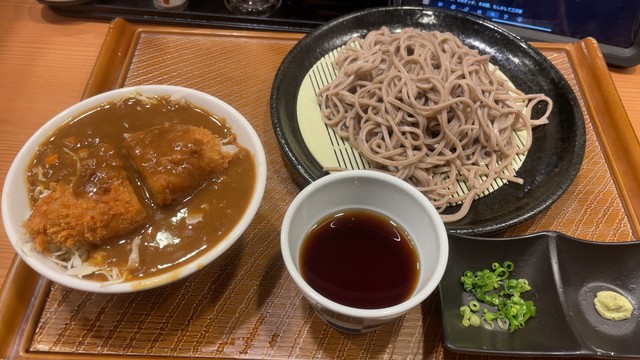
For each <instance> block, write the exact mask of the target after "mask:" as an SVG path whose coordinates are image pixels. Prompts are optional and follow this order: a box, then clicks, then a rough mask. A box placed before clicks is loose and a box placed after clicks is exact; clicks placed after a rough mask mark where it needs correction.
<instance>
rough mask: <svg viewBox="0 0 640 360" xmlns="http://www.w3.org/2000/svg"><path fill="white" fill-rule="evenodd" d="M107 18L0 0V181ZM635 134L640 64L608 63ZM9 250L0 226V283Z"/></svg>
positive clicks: (78, 81)
mask: <svg viewBox="0 0 640 360" xmlns="http://www.w3.org/2000/svg"><path fill="white" fill-rule="evenodd" d="M108 27H109V23H108V22H106V21H92V20H81V19H71V18H62V17H59V16H57V15H55V14H53V13H52V12H51V11H49V10H48V9H47V8H46V7H44V6H43V5H41V4H39V3H37V2H36V1H35V0H29V1H27V0H0V84H1V86H0V144H1V146H0V179H1V180H0V186H1V185H3V184H4V179H5V176H6V173H7V171H8V168H9V166H10V165H11V161H12V160H13V158H14V156H15V154H16V153H17V152H18V150H19V149H20V147H21V146H22V145H23V144H24V142H25V141H26V140H27V139H28V137H29V134H32V133H33V132H34V131H36V129H37V128H38V127H39V126H40V125H42V124H43V123H44V122H46V121H47V120H48V119H50V118H51V117H53V116H54V115H56V114H57V113H58V112H60V111H61V110H63V109H65V108H66V107H68V106H70V105H72V104H74V103H75V102H77V101H78V100H79V99H80V98H81V96H82V93H83V90H84V88H85V86H86V82H87V79H88V78H89V75H90V73H91V70H92V68H93V65H94V62H95V60H96V57H97V55H98V53H99V51H100V47H101V45H102V42H103V40H104V37H105V35H106V33H107V29H108ZM611 76H612V78H613V80H614V83H615V85H616V87H617V88H618V92H619V94H620V97H621V99H622V101H623V103H624V106H625V108H626V110H627V112H628V115H629V118H630V119H631V121H632V123H633V128H634V130H635V132H636V134H640V86H638V83H640V67H638V66H636V67H634V68H630V69H611ZM14 254H15V252H14V251H13V248H12V247H11V245H10V243H9V241H8V239H7V235H6V233H5V232H4V228H3V229H2V230H0V286H1V285H2V284H3V283H4V279H5V277H6V273H7V271H8V269H9V266H10V264H11V261H12V260H13V257H14Z"/></svg>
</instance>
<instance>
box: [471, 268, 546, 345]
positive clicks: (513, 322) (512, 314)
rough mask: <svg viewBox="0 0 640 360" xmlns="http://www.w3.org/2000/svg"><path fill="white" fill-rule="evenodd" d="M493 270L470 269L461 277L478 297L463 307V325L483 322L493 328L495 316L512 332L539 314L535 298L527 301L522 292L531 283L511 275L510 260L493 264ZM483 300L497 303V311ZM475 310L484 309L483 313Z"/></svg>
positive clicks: (477, 324) (494, 305) (527, 289)
mask: <svg viewBox="0 0 640 360" xmlns="http://www.w3.org/2000/svg"><path fill="white" fill-rule="evenodd" d="M491 268H492V270H493V271H491V270H489V269H484V270H481V271H476V272H472V271H470V270H467V271H465V272H464V273H463V276H462V277H461V278H460V282H461V283H462V285H463V288H464V290H465V291H467V292H470V293H472V294H473V295H474V296H475V298H476V300H473V301H471V302H470V303H469V305H468V306H463V307H461V308H460V314H461V315H462V316H463V320H462V323H463V325H464V326H469V325H472V326H479V325H480V324H481V323H482V325H483V326H484V327H485V328H487V329H489V330H491V329H493V328H494V320H496V319H497V323H498V327H499V328H501V329H507V328H508V329H509V331H510V332H513V331H515V330H517V329H520V328H522V327H523V326H524V324H525V322H526V321H527V320H528V319H529V318H531V317H534V316H535V315H536V308H535V306H534V304H533V302H532V301H525V300H523V299H522V298H521V295H522V294H523V293H525V292H527V291H529V290H531V286H530V285H529V282H528V281H527V280H526V279H512V278H509V276H510V274H511V272H512V271H513V270H514V268H515V266H514V264H513V262H511V261H505V262H504V263H503V264H502V265H500V264H499V263H497V262H494V263H492V264H491ZM480 302H482V303H484V304H487V305H489V306H493V307H495V308H496V309H495V311H493V310H489V309H487V308H481V306H480ZM476 313H481V314H482V317H480V316H479V315H478V314H476Z"/></svg>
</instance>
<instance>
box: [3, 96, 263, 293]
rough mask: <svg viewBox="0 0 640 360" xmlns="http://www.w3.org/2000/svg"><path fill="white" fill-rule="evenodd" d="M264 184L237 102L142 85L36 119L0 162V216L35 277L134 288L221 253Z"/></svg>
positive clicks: (258, 152)
mask: <svg viewBox="0 0 640 360" xmlns="http://www.w3.org/2000/svg"><path fill="white" fill-rule="evenodd" d="M265 184H266V159H265V154H264V150H263V147H262V144H261V142H260V139H259V138H258V136H257V134H256V132H255V130H254V129H253V127H252V126H251V124H250V123H249V121H248V120H247V119H245V118H244V117H243V116H242V115H241V114H240V113H239V112H238V111H237V110H235V109H234V108H232V107H231V106H229V105H228V104H226V103H224V102H223V101H222V100H220V99H218V98H216V97H214V96H211V95H209V94H205V93H203V92H200V91H197V90H193V89H188V88H183V87H178V86H165V85H144V86H137V87H129V88H121V89H116V90H112V91H109V92H106V93H102V94H99V95H96V96H93V97H91V98H88V99H85V100H83V101H81V102H79V103H77V104H75V105H73V106H71V107H70V108H68V109H66V110H64V111H62V112H61V113H60V114H58V115H56V116H55V117H53V118H52V119H51V120H49V121H48V122H47V123H46V124H45V125H43V126H42V127H41V128H40V129H39V130H38V131H37V132H36V133H35V134H34V135H33V136H32V137H31V138H30V139H29V140H28V141H27V142H26V144H25V145H24V146H23V147H22V149H21V150H20V151H19V153H18V154H17V156H16V158H15V160H14V162H13V163H12V165H11V167H10V169H9V172H8V174H7V178H6V181H5V184H4V189H3V195H2V218H3V223H4V226H5V230H6V232H7V234H8V237H9V240H10V241H11V243H12V245H13V247H14V248H15V250H16V252H17V253H18V255H19V256H20V257H21V258H22V260H24V261H25V262H26V263H27V264H28V265H29V266H30V267H31V268H33V269H34V270H35V271H37V272H38V273H40V274H41V275H42V276H44V277H46V278H48V279H50V280H52V281H54V282H56V283H59V284H61V285H64V286H67V287H70V288H74V289H78V290H84V291H89V292H100V293H124V292H133V291H140V290H145V289H150V288H154V287H158V286H162V285H165V284H168V283H171V282H174V281H176V280H178V279H181V278H184V277H186V276H188V275H190V274H192V273H194V272H196V271H198V270H200V269H202V268H203V267H205V266H206V265H207V264H209V263H211V262H212V261H214V260H215V259H216V258H218V257H219V256H220V255H222V254H223V253H224V252H225V251H226V250H227V249H229V248H230V247H231V246H232V245H233V244H234V243H235V242H236V241H237V240H238V239H239V238H240V237H241V235H242V233H243V232H244V230H245V229H246V228H247V226H249V224H250V223H251V221H252V219H253V217H254V215H255V214H256V212H257V210H258V207H259V206H260V203H261V201H262V196H263V194H264V188H265Z"/></svg>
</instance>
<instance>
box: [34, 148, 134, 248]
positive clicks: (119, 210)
mask: <svg viewBox="0 0 640 360" xmlns="http://www.w3.org/2000/svg"><path fill="white" fill-rule="evenodd" d="M66 156H68V157H69V158H70V160H69V162H70V163H71V166H72V167H73V166H74V165H75V166H76V171H75V175H74V176H73V177H71V178H63V179H60V180H59V181H58V182H57V183H52V184H51V185H50V189H49V192H48V194H47V195H46V196H43V197H42V198H41V199H39V200H38V202H37V203H36V206H35V207H34V209H33V212H32V214H31V216H29V218H28V219H27V221H25V223H24V227H25V229H26V230H27V232H28V233H29V234H30V235H31V238H32V240H33V242H34V244H35V246H36V249H38V250H39V251H43V250H45V251H49V252H55V251H57V250H58V248H59V247H68V248H72V247H77V246H82V245H83V244H82V243H86V244H93V245H100V244H101V243H102V242H103V241H105V239H109V238H111V237H114V236H118V235H122V234H125V233H127V232H130V231H132V230H133V229H135V228H136V227H139V226H141V225H142V224H144V222H145V220H146V217H147V210H146V208H145V206H144V205H143V204H142V202H141V201H140V200H139V199H138V196H137V195H136V192H135V191H134V189H133V186H132V185H131V183H130V182H129V180H128V179H127V176H126V173H125V171H124V167H123V165H122V162H121V161H120V158H119V157H118V156H117V154H116V153H115V150H114V149H113V147H111V146H110V145H108V144H98V145H97V146H92V144H86V146H84V147H82V148H81V149H80V150H78V151H76V153H73V152H71V151H69V153H68V154H66ZM45 161H46V160H45ZM49 161H55V158H52V159H50V160H49ZM74 161H75V164H73V162H74Z"/></svg>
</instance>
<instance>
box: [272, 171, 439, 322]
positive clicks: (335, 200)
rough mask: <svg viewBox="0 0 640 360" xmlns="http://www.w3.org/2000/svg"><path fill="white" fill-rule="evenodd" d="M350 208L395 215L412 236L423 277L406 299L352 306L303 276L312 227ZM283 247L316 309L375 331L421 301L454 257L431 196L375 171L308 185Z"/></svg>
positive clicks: (289, 219) (290, 214)
mask: <svg viewBox="0 0 640 360" xmlns="http://www.w3.org/2000/svg"><path fill="white" fill-rule="evenodd" d="M348 209H366V210H372V211H375V212H378V213H381V214H382V215H385V216H386V217H388V218H390V219H392V220H395V221H396V222H397V223H398V224H399V225H400V226H401V227H402V228H403V229H404V230H406V231H407V233H408V234H409V236H410V237H411V239H412V240H413V242H414V244H415V248H416V250H417V252H418V257H419V261H420V277H419V280H418V285H417V287H416V289H415V291H414V293H413V295H412V296H411V297H410V298H409V299H407V300H406V301H404V302H402V303H400V304H397V305H394V306H391V307H386V308H382V309H359V308H354V307H349V306H345V305H342V304H339V303H337V302H334V301H332V300H329V299H328V298H326V297H324V296H322V295H321V294H320V293H318V292H317V291H316V290H314V289H313V288H312V287H311V286H309V284H307V283H306V282H305V280H304V279H303V277H302V275H301V274H300V267H299V254H300V248H301V245H302V243H303V241H304V239H305V237H306V235H307V232H308V231H309V230H310V229H311V228H312V227H313V226H314V225H315V224H317V223H318V222H319V221H320V220H322V219H324V218H326V217H327V216H328V215H331V214H333V213H336V212H338V211H340V210H348ZM280 248H281V251H282V257H283V259H284V263H285V265H286V267H287V270H288V272H289V274H290V275H291V277H292V278H293V280H294V281H295V283H296V284H297V286H298V287H299V289H300V290H301V291H302V294H303V295H304V296H305V298H306V299H307V300H308V301H309V303H310V304H311V306H312V307H313V308H314V309H315V310H316V313H317V314H318V315H319V316H320V317H321V318H322V319H323V320H324V321H326V322H327V323H328V324H329V325H331V326H333V327H334V328H336V329H338V330H341V331H345V332H349V333H361V332H367V331H371V330H374V329H376V328H378V327H380V326H381V325H383V324H384V323H387V322H389V321H391V320H394V319H397V318H398V317H400V316H402V315H404V314H405V313H407V312H408V311H409V310H411V309H412V308H413V307H415V306H417V305H419V304H420V303H421V302H422V301H424V300H425V299H426V298H427V297H428V296H429V295H430V294H431V293H432V292H433V291H434V290H435V289H436V287H437V286H438V283H439V282H440V280H441V279H442V275H443V274H444V270H445V268H446V265H447V259H448V256H449V242H448V238H447V232H446V230H445V226H444V223H443V222H442V219H441V218H440V215H439V214H438V212H437V210H436V209H435V207H434V206H433V205H432V204H431V203H430V202H429V201H428V200H427V198H426V197H425V196H424V195H423V194H422V193H421V192H420V191H418V190H417V189H416V188H414V187H413V186H411V185H409V184H408V183H406V182H404V181H403V180H400V179H398V178H396V177H394V176H391V175H388V174H384V173H381V172H376V171H372V170H350V171H344V172H340V173H335V174H331V175H327V176H325V177H322V178H320V179H318V180H316V181H314V182H313V183H311V184H310V185H309V186H307V187H306V188H304V189H303V190H302V191H301V192H300V193H299V194H298V195H297V196H296V198H295V199H294V200H293V201H292V203H291V205H290V206H289V208H288V210H287V212H286V214H285V216H284V220H283V222H282V229H281V233H280Z"/></svg>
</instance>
